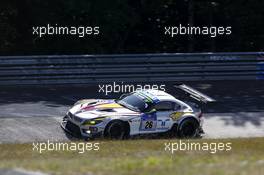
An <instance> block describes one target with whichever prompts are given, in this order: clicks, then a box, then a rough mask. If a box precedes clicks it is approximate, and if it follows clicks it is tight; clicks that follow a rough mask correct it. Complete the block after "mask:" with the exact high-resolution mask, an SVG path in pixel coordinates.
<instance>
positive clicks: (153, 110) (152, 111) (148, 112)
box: [146, 109, 157, 114]
mask: <svg viewBox="0 0 264 175" xmlns="http://www.w3.org/2000/svg"><path fill="white" fill-rule="evenodd" d="M154 112H157V110H156V109H151V110H150V111H146V113H147V114H151V113H154Z"/></svg>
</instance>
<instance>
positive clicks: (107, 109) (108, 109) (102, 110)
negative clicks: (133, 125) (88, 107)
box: [98, 108, 116, 112]
mask: <svg viewBox="0 0 264 175" xmlns="http://www.w3.org/2000/svg"><path fill="white" fill-rule="evenodd" d="M98 111H100V112H116V111H115V110H114V109H111V108H106V109H98Z"/></svg>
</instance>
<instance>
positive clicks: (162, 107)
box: [154, 101, 175, 111]
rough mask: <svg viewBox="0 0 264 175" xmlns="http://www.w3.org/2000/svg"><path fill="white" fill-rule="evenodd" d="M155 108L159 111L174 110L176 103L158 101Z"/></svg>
mask: <svg viewBox="0 0 264 175" xmlns="http://www.w3.org/2000/svg"><path fill="white" fill-rule="evenodd" d="M154 108H155V109H156V110H157V111H174V108H175V103H173V102H170V101H161V102H159V103H157V104H156V105H155V106H154Z"/></svg>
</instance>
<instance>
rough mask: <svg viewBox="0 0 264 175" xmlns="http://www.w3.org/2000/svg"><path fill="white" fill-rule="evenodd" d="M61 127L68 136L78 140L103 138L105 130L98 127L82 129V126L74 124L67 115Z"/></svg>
mask: <svg viewBox="0 0 264 175" xmlns="http://www.w3.org/2000/svg"><path fill="white" fill-rule="evenodd" d="M61 127H62V129H63V130H64V131H66V132H67V133H68V134H70V135H72V136H74V137H77V138H96V137H102V136H103V130H101V129H99V128H98V127H96V126H85V127H82V126H81V125H80V124H78V123H76V122H74V121H73V120H72V119H71V118H69V117H68V115H66V116H65V117H64V118H63V120H62V122H61Z"/></svg>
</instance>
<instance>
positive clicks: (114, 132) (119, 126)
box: [105, 120, 126, 139]
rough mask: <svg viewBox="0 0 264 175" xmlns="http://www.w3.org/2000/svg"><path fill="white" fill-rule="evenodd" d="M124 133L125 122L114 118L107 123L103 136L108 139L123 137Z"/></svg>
mask: <svg viewBox="0 0 264 175" xmlns="http://www.w3.org/2000/svg"><path fill="white" fill-rule="evenodd" d="M125 135H126V128H125V124H124V123H123V122H122V121H119V120H116V121H112V122H111V123H109V124H108V125H107V127H106V129H105V137H106V138H110V139H124V138H125Z"/></svg>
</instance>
